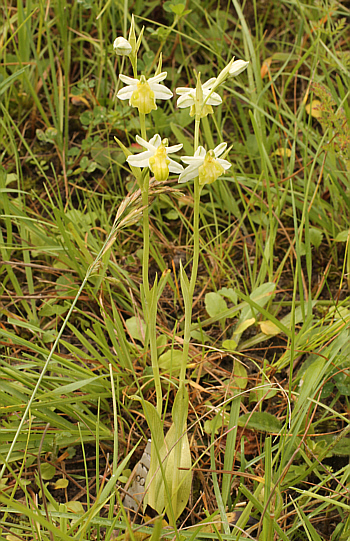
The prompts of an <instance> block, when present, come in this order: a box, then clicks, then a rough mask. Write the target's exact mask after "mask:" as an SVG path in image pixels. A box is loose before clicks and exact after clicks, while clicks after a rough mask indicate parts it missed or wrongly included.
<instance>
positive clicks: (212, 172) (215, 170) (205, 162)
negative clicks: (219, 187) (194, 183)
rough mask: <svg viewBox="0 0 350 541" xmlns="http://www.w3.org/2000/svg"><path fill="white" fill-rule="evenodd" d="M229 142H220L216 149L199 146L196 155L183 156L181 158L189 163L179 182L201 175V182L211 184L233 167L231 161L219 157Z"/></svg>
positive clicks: (201, 183) (202, 184)
mask: <svg viewBox="0 0 350 541" xmlns="http://www.w3.org/2000/svg"><path fill="white" fill-rule="evenodd" d="M226 147H227V143H220V145H218V146H217V147H215V148H214V150H209V151H208V152H206V150H205V149H204V148H203V147H202V146H199V147H198V149H197V150H196V152H195V154H194V156H183V158H181V160H182V161H183V162H184V163H186V164H187V165H188V167H186V169H185V170H184V172H183V173H181V175H180V177H179V182H181V183H182V182H187V181H188V180H192V179H193V178H196V177H199V184H200V185H201V186H204V184H211V183H212V182H214V181H215V180H216V179H217V178H218V177H219V176H221V175H222V174H223V173H224V172H225V171H227V169H229V168H230V167H231V164H230V162H228V161H227V160H223V159H222V158H219V156H221V154H222V153H223V152H225V150H226Z"/></svg>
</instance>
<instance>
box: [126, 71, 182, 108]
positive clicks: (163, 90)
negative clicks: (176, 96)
mask: <svg viewBox="0 0 350 541" xmlns="http://www.w3.org/2000/svg"><path fill="white" fill-rule="evenodd" d="M166 76H167V73H166V71H163V72H162V73H159V75H155V76H154V77H151V78H150V79H146V77H145V76H144V75H141V77H140V79H133V78H132V77H128V76H127V75H122V74H120V75H119V79H120V80H121V81H123V83H125V84H126V85H128V86H126V87H124V88H122V89H121V90H119V92H118V94H117V98H119V99H120V100H129V105H132V106H133V107H137V108H138V110H139V111H140V113H143V114H148V113H150V112H151V111H152V110H155V109H157V106H156V100H169V99H170V98H172V96H173V93H172V92H171V90H169V89H168V88H167V87H166V86H164V85H161V84H159V83H160V81H163V80H164V79H165V78H166Z"/></svg>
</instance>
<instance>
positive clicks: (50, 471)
mask: <svg viewBox="0 0 350 541" xmlns="http://www.w3.org/2000/svg"><path fill="white" fill-rule="evenodd" d="M40 469H41V477H42V478H43V479H44V480H45V481H50V479H52V478H53V476H54V475H55V473H56V468H55V466H53V465H52V464H48V463H47V462H45V464H41V468H40Z"/></svg>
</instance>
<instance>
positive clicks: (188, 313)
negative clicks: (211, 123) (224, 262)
mask: <svg viewBox="0 0 350 541" xmlns="http://www.w3.org/2000/svg"><path fill="white" fill-rule="evenodd" d="M199 127H200V118H198V119H197V118H196V120H195V127H194V151H195V152H196V150H197V148H198V146H199ZM201 191H202V187H201V186H200V185H199V178H198V177H196V178H195V179H194V208H193V262H192V272H191V279H190V287H189V295H188V298H187V299H184V305H185V325H184V342H183V349H182V362H181V370H180V379H179V388H181V385H184V383H185V378H186V367H187V361H188V352H189V348H190V339H191V323H192V305H193V294H194V288H195V285H196V280H197V273H198V262H199V203H200V198H201Z"/></svg>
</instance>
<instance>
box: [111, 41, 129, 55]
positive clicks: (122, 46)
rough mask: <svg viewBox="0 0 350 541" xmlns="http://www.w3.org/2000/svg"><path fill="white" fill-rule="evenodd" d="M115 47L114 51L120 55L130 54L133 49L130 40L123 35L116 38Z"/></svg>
mask: <svg viewBox="0 0 350 541" xmlns="http://www.w3.org/2000/svg"><path fill="white" fill-rule="evenodd" d="M113 49H114V52H115V53H116V54H119V55H120V56H129V54H130V53H131V51H132V47H131V45H130V43H129V42H128V40H127V39H125V38H123V37H121V36H120V37H119V38H116V39H115V40H114V43H113Z"/></svg>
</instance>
